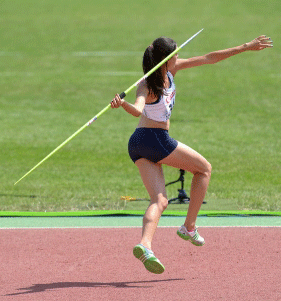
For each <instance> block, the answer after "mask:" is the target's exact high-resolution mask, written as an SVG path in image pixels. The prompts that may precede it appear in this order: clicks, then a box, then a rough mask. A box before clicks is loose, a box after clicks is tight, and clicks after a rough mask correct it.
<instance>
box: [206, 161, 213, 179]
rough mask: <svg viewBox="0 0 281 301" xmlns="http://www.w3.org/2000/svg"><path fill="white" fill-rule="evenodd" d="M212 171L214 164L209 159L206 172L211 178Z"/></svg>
mask: <svg viewBox="0 0 281 301" xmlns="http://www.w3.org/2000/svg"><path fill="white" fill-rule="evenodd" d="M211 173H212V165H211V163H209V162H208V161H207V162H206V170H205V174H206V175H207V176H208V177H209V178H210V177H211Z"/></svg>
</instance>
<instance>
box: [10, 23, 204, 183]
mask: <svg viewBox="0 0 281 301" xmlns="http://www.w3.org/2000/svg"><path fill="white" fill-rule="evenodd" d="M202 30H203V28H202V29H201V30H199V31H198V32H197V33H195V34H194V35H193V36H192V37H191V38H189V39H188V40H186V41H185V42H184V43H183V44H182V45H180V46H179V47H178V48H177V49H176V50H175V51H173V52H172V53H171V54H169V55H168V56H167V57H166V58H165V59H163V60H162V61H161V62H160V63H159V64H158V65H156V66H155V67H154V68H152V69H151V70H150V71H148V72H147V73H146V74H145V75H144V76H143V77H142V78H140V79H139V80H138V81H136V82H135V83H134V84H133V85H132V86H131V87H129V88H128V89H127V90H126V91H124V92H122V93H121V94H120V97H121V98H124V97H125V96H126V95H127V94H128V93H129V92H131V91H132V90H133V89H134V87H136V86H137V85H138V84H139V83H140V82H141V81H143V80H144V79H146V78H147V77H148V76H149V75H151V74H152V73H153V72H154V71H156V70H157V69H158V68H160V67H161V66H162V65H163V64H164V63H166V62H167V61H168V60H169V59H170V58H171V57H173V56H174V55H175V54H176V53H178V52H179V51H180V50H181V49H182V48H183V47H184V46H185V45H187V44H188V43H189V42H190V41H191V40H193V39H194V38H195V37H196V36H197V35H199V33H200V32H201V31H202ZM110 107H111V104H108V105H107V106H106V107H105V108H104V109H102V110H101V111H100V112H99V113H98V114H97V115H96V116H95V117H93V118H92V119H90V120H89V121H88V122H87V123H85V124H84V125H83V126H82V127H81V128H80V129H79V130H77V131H76V132H75V133H74V134H72V135H71V136H70V137H69V138H67V139H66V140H65V141H64V142H63V143H62V144H60V145H59V146H58V147H57V148H55V149H54V150H53V151H52V152H51V153H50V154H49V155H47V156H46V157H45V158H44V159H43V160H42V161H40V162H39V163H38V164H36V165H35V166H34V167H33V168H31V169H30V171H28V172H27V173H26V174H25V175H24V176H23V177H21V178H20V179H19V180H18V181H17V182H16V183H15V184H14V185H16V184H17V183H18V182H20V181H21V180H22V179H23V178H25V177H26V176H27V175H29V174H30V173H31V172H32V171H33V170H34V169H36V168H37V167H38V166H40V165H41V164H42V163H43V162H45V161H46V160H47V159H48V158H50V157H51V156H52V155H53V154H54V153H56V152H57V151H58V150H59V149H61V148H62V147H63V146H64V145H65V144H67V143H68V142H69V141H70V140H72V139H73V138H74V137H75V136H77V135H78V134H79V133H81V132H82V131H83V130H84V129H85V128H86V127H87V126H89V125H90V124H91V123H93V122H94V121H96V120H97V119H98V117H100V116H101V115H102V114H103V113H105V112H106V111H107V110H108V109H109V108H110Z"/></svg>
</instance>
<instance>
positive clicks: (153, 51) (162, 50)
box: [142, 37, 177, 97]
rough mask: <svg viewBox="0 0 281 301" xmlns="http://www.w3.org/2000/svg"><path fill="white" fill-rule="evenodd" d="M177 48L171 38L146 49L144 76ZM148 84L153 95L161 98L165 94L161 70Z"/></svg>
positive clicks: (158, 70) (158, 40) (159, 41)
mask: <svg viewBox="0 0 281 301" xmlns="http://www.w3.org/2000/svg"><path fill="white" fill-rule="evenodd" d="M176 48H177V44H176V42H175V41H174V40H172V39H170V38H166V37H161V38H158V39H156V40H154V41H153V43H152V44H151V45H150V46H148V47H147V48H146V50H145V52H144V55H143V62H142V67H143V72H144V74H145V73H147V72H148V71H150V70H151V69H152V68H153V67H155V66H156V65H157V64H159V63H160V62H161V61H162V60H163V59H164V58H165V57H167V56H168V55H169V54H171V53H172V52H173V51H175V50H176ZM166 64H167V63H166ZM166 66H167V65H166ZM146 82H147V87H148V90H149V93H150V94H151V95H154V96H155V97H159V96H161V95H163V94H164V78H163V74H162V70H161V68H159V69H157V70H156V71H155V72H153V73H152V74H151V75H150V76H149V77H148V78H147V79H146Z"/></svg>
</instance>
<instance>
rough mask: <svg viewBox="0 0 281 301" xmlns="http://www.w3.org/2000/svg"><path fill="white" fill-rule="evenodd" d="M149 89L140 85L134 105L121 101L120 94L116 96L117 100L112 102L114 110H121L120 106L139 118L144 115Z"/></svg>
mask: <svg viewBox="0 0 281 301" xmlns="http://www.w3.org/2000/svg"><path fill="white" fill-rule="evenodd" d="M147 94H148V91H147V88H145V87H144V85H142V84H140V85H139V86H138V89H137V97H136V101H135V103H134V104H131V103H129V102H127V101H125V100H124V99H121V98H120V96H119V94H116V95H115V98H114V99H113V100H112V101H111V107H112V108H119V107H120V106H121V107H122V108H123V109H124V110H125V111H126V112H128V113H129V114H131V115H133V116H135V117H139V116H140V115H141V114H142V111H143V108H144V106H145V100H146V98H147Z"/></svg>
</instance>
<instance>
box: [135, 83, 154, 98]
mask: <svg viewBox="0 0 281 301" xmlns="http://www.w3.org/2000/svg"><path fill="white" fill-rule="evenodd" d="M136 94H137V95H136V96H137V99H144V101H145V103H152V102H154V101H155V97H153V96H152V95H151V94H150V93H149V90H148V87H147V83H146V81H145V80H144V81H141V82H140V83H139V84H138V88H137V93H136Z"/></svg>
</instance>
